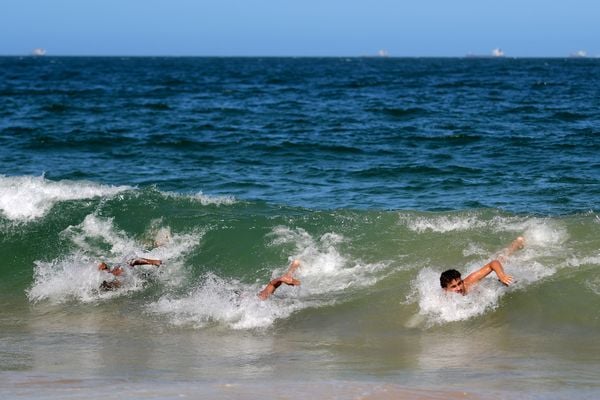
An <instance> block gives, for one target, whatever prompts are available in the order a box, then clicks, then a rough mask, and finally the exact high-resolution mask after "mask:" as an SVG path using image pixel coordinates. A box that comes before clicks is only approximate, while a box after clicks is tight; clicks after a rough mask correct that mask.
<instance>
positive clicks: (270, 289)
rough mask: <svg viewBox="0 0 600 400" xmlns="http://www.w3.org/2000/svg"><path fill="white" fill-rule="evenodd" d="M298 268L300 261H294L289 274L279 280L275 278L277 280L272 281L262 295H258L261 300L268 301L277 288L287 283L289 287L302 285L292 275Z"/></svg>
mask: <svg viewBox="0 0 600 400" xmlns="http://www.w3.org/2000/svg"><path fill="white" fill-rule="evenodd" d="M298 267H300V261H298V260H294V261H292V263H291V264H290V266H289V268H288V270H287V272H286V273H285V274H283V275H282V276H280V277H279V278H275V279H273V280H271V281H270V282H269V283H268V284H267V286H265V288H264V289H263V290H261V291H260V293H259V294H258V297H259V298H260V299H261V300H266V299H268V298H269V297H270V296H271V295H272V294H273V293H275V290H277V288H278V287H279V286H281V284H282V283H285V284H286V285H289V286H298V285H300V281H299V280H298V279H295V278H293V277H292V274H293V273H294V272H295V271H296V270H297V269H298Z"/></svg>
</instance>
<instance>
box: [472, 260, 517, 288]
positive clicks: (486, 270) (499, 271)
mask: <svg viewBox="0 0 600 400" xmlns="http://www.w3.org/2000/svg"><path fill="white" fill-rule="evenodd" d="M492 271H494V272H495V273H496V275H497V276H498V279H500V282H502V283H504V284H505V285H507V286H508V285H510V284H511V283H512V282H513V277H512V276H510V275H508V274H507V273H506V272H504V268H503V267H502V264H501V263H500V261H498V260H493V261H491V262H489V263H487V264H485V265H484V266H483V267H481V268H480V269H479V270H477V271H475V272H473V273H471V274H469V276H467V277H466V278H465V279H464V283H465V289H466V290H467V291H468V290H469V287H470V286H472V285H474V284H476V283H477V282H479V281H480V280H482V279H483V278H485V277H486V276H488V275H489V274H490V273H491V272H492Z"/></svg>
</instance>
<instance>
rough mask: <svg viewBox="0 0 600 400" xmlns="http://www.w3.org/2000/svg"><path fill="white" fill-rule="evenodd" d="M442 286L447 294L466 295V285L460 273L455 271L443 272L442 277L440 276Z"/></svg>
mask: <svg viewBox="0 0 600 400" xmlns="http://www.w3.org/2000/svg"><path fill="white" fill-rule="evenodd" d="M440 285H441V286H442V289H444V290H445V291H447V292H454V293H461V294H464V293H465V283H464V282H463V280H462V278H461V276H460V272H458V271H457V270H455V269H449V270H447V271H444V272H442V275H440Z"/></svg>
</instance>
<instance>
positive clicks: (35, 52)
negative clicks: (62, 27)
mask: <svg viewBox="0 0 600 400" xmlns="http://www.w3.org/2000/svg"><path fill="white" fill-rule="evenodd" d="M31 55H32V56H36V57H41V56H44V55H46V49H42V48H41V47H38V48H35V49H33V50H32V51H31Z"/></svg>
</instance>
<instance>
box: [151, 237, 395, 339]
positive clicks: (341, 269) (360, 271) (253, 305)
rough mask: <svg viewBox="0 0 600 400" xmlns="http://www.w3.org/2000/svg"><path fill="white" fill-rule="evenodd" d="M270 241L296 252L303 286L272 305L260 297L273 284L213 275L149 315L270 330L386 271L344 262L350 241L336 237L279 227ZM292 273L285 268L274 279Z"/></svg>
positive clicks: (284, 289) (287, 290) (283, 292)
mask: <svg viewBox="0 0 600 400" xmlns="http://www.w3.org/2000/svg"><path fill="white" fill-rule="evenodd" d="M270 236H271V237H273V239H272V241H271V245H272V246H287V245H290V244H291V245H293V246H294V248H295V249H294V251H293V252H292V255H291V256H290V257H289V261H291V260H293V259H299V260H300V261H301V266H300V268H299V269H298V270H297V272H296V274H295V277H296V278H298V279H300V281H301V282H302V284H301V285H300V286H295V287H290V286H286V285H282V286H281V287H280V288H279V289H278V290H277V292H276V293H275V294H274V295H273V296H272V297H271V298H270V299H269V300H267V301H261V300H260V299H259V298H258V296H257V294H258V292H259V291H260V290H261V289H262V288H263V287H264V286H265V284H266V282H267V280H268V279H265V280H264V281H258V282H255V283H251V284H248V283H243V282H240V281H238V280H236V279H224V278H221V277H218V276H216V275H214V274H207V275H205V276H204V277H203V279H202V280H201V281H200V282H199V284H198V285H197V287H196V288H195V289H194V290H193V291H192V292H190V293H188V294H187V295H184V296H173V295H166V296H163V297H162V298H161V299H160V300H159V301H157V302H156V303H154V304H151V305H150V306H149V308H148V309H149V311H150V312H153V313H158V314H161V315H165V316H166V317H167V318H169V319H170V320H171V321H172V322H173V323H174V324H177V325H179V324H185V325H192V326H196V327H202V326H206V325H207V324H211V323H217V324H224V325H226V326H229V327H231V328H233V329H252V328H264V327H268V326H271V325H272V324H273V322H274V321H275V320H277V319H281V318H286V317H288V316H289V315H291V314H292V313H293V312H295V311H298V310H301V309H306V308H311V307H321V306H323V305H327V304H332V303H334V302H335V301H336V299H339V296H336V293H339V292H341V291H343V290H347V289H348V288H359V287H364V286H368V285H372V284H374V283H375V282H376V281H377V280H378V279H380V278H381V271H382V270H383V269H384V268H385V265H384V264H383V263H380V264H364V263H361V262H360V261H357V260H351V259H350V258H349V257H347V256H343V255H342V254H341V252H340V249H339V246H340V245H341V244H342V243H344V242H345V239H344V238H343V237H342V236H341V235H338V234H335V233H327V234H324V235H322V236H320V237H318V238H314V237H313V236H311V235H310V234H309V233H308V232H306V231H305V230H303V229H290V228H288V227H277V228H275V229H274V230H273V231H272V233H271V235H270ZM286 269H287V265H286V264H284V263H282V265H280V266H279V267H278V268H275V269H274V271H273V274H272V277H276V276H279V275H281V274H283V273H284V272H285V270H286Z"/></svg>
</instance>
